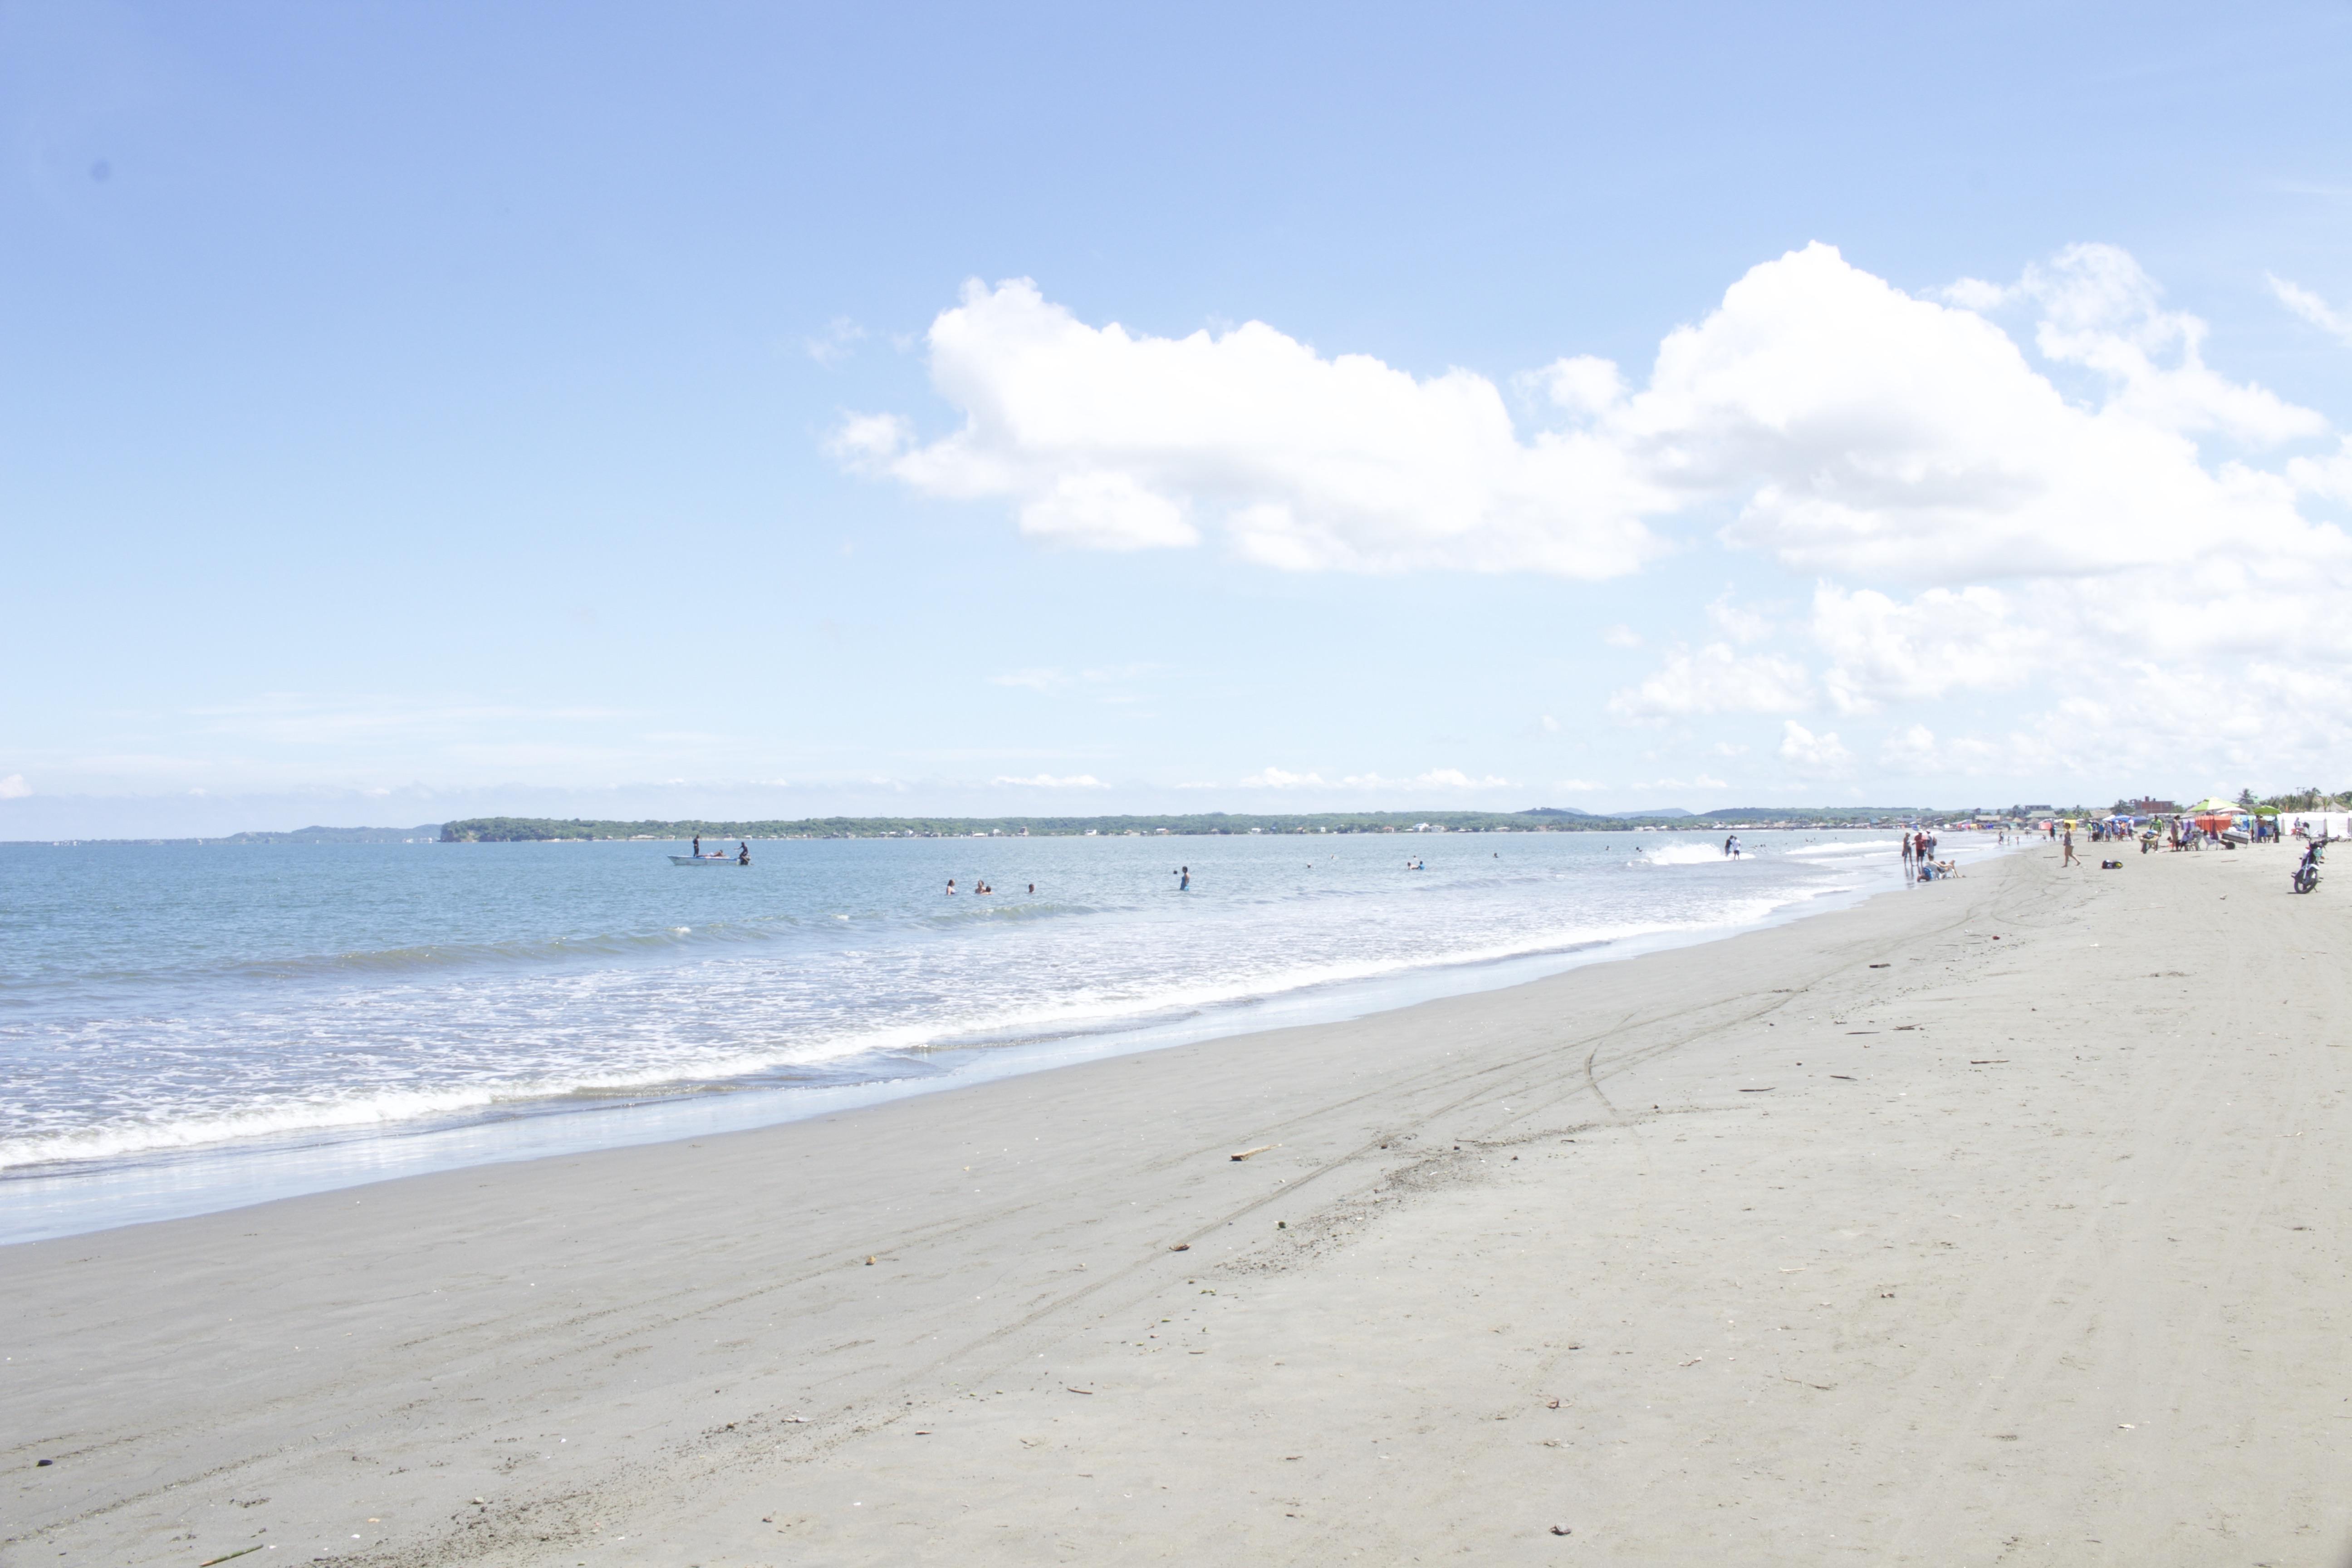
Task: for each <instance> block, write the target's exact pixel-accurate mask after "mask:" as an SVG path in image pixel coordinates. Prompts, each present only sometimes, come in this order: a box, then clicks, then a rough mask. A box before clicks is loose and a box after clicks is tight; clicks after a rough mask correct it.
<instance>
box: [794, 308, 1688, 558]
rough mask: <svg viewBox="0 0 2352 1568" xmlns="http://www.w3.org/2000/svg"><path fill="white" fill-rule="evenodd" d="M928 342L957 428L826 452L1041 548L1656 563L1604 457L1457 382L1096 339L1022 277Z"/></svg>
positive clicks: (847, 434) (1194, 345) (1621, 477)
mask: <svg viewBox="0 0 2352 1568" xmlns="http://www.w3.org/2000/svg"><path fill="white" fill-rule="evenodd" d="M929 344H930V352H931V358H930V365H931V378H932V382H933V384H935V385H936V386H937V387H938V389H939V391H940V394H941V395H943V396H944V397H946V398H947V400H948V401H949V402H950V403H952V404H953V405H956V406H957V407H958V408H959V409H961V411H962V413H963V416H964V423H963V426H962V428H961V429H960V430H957V431H956V432H955V433H953V434H952V435H950V436H947V437H943V438H942V439H940V440H938V441H935V442H932V443H930V444H929V445H917V444H915V443H914V442H913V439H912V437H911V435H910V432H909V428H908V426H907V424H906V422H905V421H904V420H903V419H900V418H898V417H897V416H890V415H862V416H851V417H850V418H849V419H847V420H846V421H845V423H844V424H843V425H842V426H840V428H839V429H838V430H836V431H835V436H834V439H833V449H834V451H835V454H836V455H837V456H839V457H840V458H843V459H844V460H845V461H848V462H850V463H852V464H853V465H854V466H856V467H859V468H865V469H866V470H868V471H876V470H878V471H882V472H887V473H889V474H892V475H895V476H896V477H897V478H898V479H902V480H904V481H905V482H907V483H908V484H910V485H912V486H914V487H915V488H916V489H920V490H924V491H927V492H929V493H930V494H933V495H940V496H949V497H959V498H966V499H1003V500H1009V501H1011V502H1012V503H1013V507H1014V509H1015V511H1016V513H1017V515H1018V516H1019V518H1020V522H1021V529H1022V531H1023V532H1024V533H1027V534H1030V535H1032V536H1034V537H1037V538H1041V539H1048V540H1054V541H1057V542H1063V543H1067V544H1076V545H1085V546H1091V547H1094V548H1099V549H1125V550H1141V549H1151V548H1159V547H1167V546H1178V545H1186V544H1192V543H1194V542H1197V541H1198V540H1199V539H1200V537H1201V530H1202V526H1203V524H1205V523H1214V524H1215V525H1217V526H1219V527H1221V528H1222V529H1223V531H1224V533H1225V536H1226V537H1227V538H1228V540H1229V541H1230V542H1231V543H1232V545H1233V547H1234V550H1235V551H1236V552H1238V553H1240V554H1241V555H1243V556H1244V557H1245V558H1247V559H1250V560H1254V561H1257V562H1260V563H1265V564H1268V565H1274V566H1280V567H1287V568H1292V569H1296V570H1317V569H1325V568H1339V569H1345V570H1351V571H1369V572H1393V571H1404V570H1410V569H1413V568H1419V567H1432V566H1451V567H1465V568H1469V569H1473V570H1479V571H1522V570H1529V571H1541V572H1550V573H1556V574H1560V575H1563V576H1570V577H1608V576H1613V575H1617V574H1622V573H1625V572H1629V571H1631V570H1633V568H1634V567H1635V566H1637V565H1639V564H1640V563H1641V562H1642V561H1643V559H1644V558H1645V557H1647V556H1648V555H1650V554H1652V553H1654V551H1655V550H1656V549H1657V548H1658V546H1657V544H1656V542H1654V540H1653V539H1652V538H1651V536H1650V533H1649V531H1648V530H1647V529H1645V528H1644V527H1643V524H1642V523H1641V522H1640V521H1639V520H1638V516H1637V514H1638V513H1639V512H1640V511H1641V510H1643V509H1644V508H1645V507H1649V506H1654V504H1655V502H1656V499H1657V498H1655V497H1654V496H1652V495H1651V494H1650V492H1649V490H1648V489H1647V487H1645V486H1644V485H1643V484H1642V483H1641V482H1640V481H1639V480H1637V479H1634V478H1633V476H1632V475H1631V474H1630V472H1629V471H1628V470H1627V468H1626V466H1625V463H1624V458H1623V455H1622V452H1621V451H1619V450H1618V448H1617V447H1614V446H1613V445H1612V444H1611V443H1609V442H1607V441H1605V440H1601V439H1599V438H1596V437H1593V436H1591V435H1590V434H1588V433H1583V432H1579V431H1575V430H1562V431H1557V432H1545V433H1540V434H1538V436H1536V437H1534V438H1532V439H1522V438H1521V437H1520V436H1519V434H1518V433H1517V431H1516V430H1515V429H1514V428H1513V426H1512V423H1511V416H1510V414H1509V411H1508V410H1507V407H1506V406H1505V404H1504V400H1503V396H1502V394H1501V393H1500V391H1498V390H1497V388H1496V385H1495V384H1494V383H1493V382H1491V381H1489V380H1488V379H1486V377H1485V376H1482V375H1478V374H1474V373H1472V372H1470V371H1465V370H1454V371H1449V372H1447V373H1446V374H1443V375H1438V376H1432V377H1429V378H1426V379H1421V378H1416V377H1414V376H1412V375H1411V374H1407V373H1405V372H1403V371H1401V370H1397V369H1395V368H1393V367H1392V366H1390V365H1388V364H1385V363H1381V361H1379V360H1377V359H1374V358H1371V357H1370V356H1368V355H1364V354H1339V355H1335V356H1330V357H1326V356H1324V355H1322V354H1320V353H1317V352H1316V351H1315V350H1314V349H1313V348H1310V347H1309V346H1307V344H1305V343H1302V342H1298V341H1297V339H1295V338H1291V337H1288V336H1286V335H1285V334H1284V333H1282V332H1279V331H1276V330H1275V329H1274V328H1272V327H1270V326H1267V325H1265V323H1263V322H1259V321H1252V322H1249V323H1247V324H1245V325H1244V326H1241V327H1237V328H1234V330H1233V331H1227V332H1224V333H1223V334H1218V335H1213V334H1211V333H1209V332H1206V331H1200V332H1194V333H1193V334H1192V335H1191V336H1190V337H1185V338H1159V337H1152V336H1150V335H1148V334H1143V333H1132V332H1129V331H1127V330H1126V329H1124V328H1122V327H1120V326H1118V325H1117V324H1116V323H1114V324H1112V325H1109V326H1105V327H1090V326H1088V325H1087V324H1086V323H1085V322H1082V321H1079V320H1077V318H1076V317H1075V316H1073V315H1072V314H1071V313H1070V312H1069V311H1068V310H1066V309H1064V308H1063V307H1061V306H1059V305H1056V304H1054V303H1052V302H1050V301H1049V300H1046V299H1045V296H1044V295H1043V294H1042V293H1041V292H1040V291H1039V290H1038V289H1037V286H1036V285H1035V284H1034V283H1032V282H1030V281H1029V280H1027V279H1015V280H1013V281H1011V282H1005V283H1000V284H998V285H997V286H996V287H995V288H993V289H991V288H987V287H985V286H983V285H982V284H979V283H977V282H974V283H972V284H970V285H968V286H967V287H966V288H965V289H964V294H963V299H962V302H961V303H960V304H958V305H957V306H955V307H954V308H952V309H950V310H945V311H943V312H941V313H940V317H939V319H938V320H937V321H933V322H932V323H931V330H930V336H929ZM1612 374H1613V371H1612ZM1604 393H1607V394H1609V395H1613V386H1612V387H1610V388H1595V389H1593V395H1596V396H1597V395H1603V394H1604ZM1596 502H1597V503H1598V504H1596Z"/></svg>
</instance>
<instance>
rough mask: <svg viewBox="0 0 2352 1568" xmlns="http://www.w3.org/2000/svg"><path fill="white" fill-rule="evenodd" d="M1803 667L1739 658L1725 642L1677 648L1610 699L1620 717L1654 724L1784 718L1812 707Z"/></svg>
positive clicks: (1771, 657)
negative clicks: (1713, 717)
mask: <svg viewBox="0 0 2352 1568" xmlns="http://www.w3.org/2000/svg"><path fill="white" fill-rule="evenodd" d="M1809 687H1810V682H1809V681H1808V680H1807V678H1806V675H1805V668H1804V666H1802V665H1801V664H1799V663H1798V662H1797V661H1796V660H1794V659H1792V658H1788V657H1787V656H1785V655H1782V654H1777V653H1759V654H1742V653H1736V652H1734V651H1733V650H1732V647H1731V645H1730V644H1729V643H1708V644H1706V646H1705V647H1699V648H1697V649H1691V648H1676V649H1675V651H1674V652H1672V653H1670V654H1668V655H1667V656H1666V661H1665V664H1664V666H1663V667H1662V668H1660V669H1659V670H1658V671H1657V673H1656V674H1654V675H1653V676H1651V677H1650V678H1649V679H1647V680H1644V681H1643V682H1642V683H1641V684H1640V685H1638V686H1634V687H1630V688H1628V689H1625V690H1623V691H1620V692H1618V693H1617V694H1616V695H1615V696H1613V697H1612V698H1611V699H1610V700H1609V710H1610V711H1611V712H1612V713H1615V714H1618V715H1620V716H1622V717H1623V718H1627V719H1633V720H1641V721H1655V720H1664V719H1679V718H1685V717H1686V716H1688V715H1690V714H1694V713H1786V712H1790V711H1792V710H1798V709H1802V708H1806V707H1809V706H1811V702H1812V695H1811V690H1810V689H1809Z"/></svg>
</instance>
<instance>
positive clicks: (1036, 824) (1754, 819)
mask: <svg viewBox="0 0 2352 1568" xmlns="http://www.w3.org/2000/svg"><path fill="white" fill-rule="evenodd" d="M1953 815H1955V814H1953V813H1949V812H1941V813H1939V812H1932V811H1925V810H1922V809H1921V808H1918V807H1916V806H1884V807H1881V806H1853V807H1818V808H1815V807H1790V806H1739V807H1735V808H1732V809H1729V810H1725V811H1717V812H1708V813H1706V814H1704V815H1697V816H1694V815H1690V814H1686V813H1675V814H1671V815H1669V814H1664V813H1661V814H1658V815H1654V816H1593V815H1591V814H1588V813H1585V812H1580V811H1565V810H1560V809H1559V808H1544V809H1538V810H1535V811H1517V812H1490V811H1423V812H1414V811H1355V812H1304V813H1294V814H1287V815H1267V816H1255V815H1249V814H1243V813H1234V812H1223V811H1210V812H1193V813H1188V814H1183V815H1178V816H816V817H802V818H798V819H796V820H791V821H785V820H767V821H760V822H742V821H733V822H729V821H710V820H687V821H678V822H654V821H643V822H609V821H593V820H590V819H587V818H584V817H566V818H555V817H543V816H477V817H469V818H467V819H466V820H464V821H461V822H450V823H445V824H443V825H442V827H441V839H442V842H444V843H447V844H500V843H551V842H560V841H563V840H567V839H630V838H641V839H655V840H662V841H667V840H673V839H686V838H693V837H702V838H710V839H719V838H739V839H740V838H907V837H914V838H966V837H971V836H972V835H974V834H982V835H987V836H990V837H995V836H1000V835H1001V836H1005V837H1020V836H1022V835H1023V834H1026V835H1028V836H1030V837H1070V836H1074V835H1083V834H1087V833H1094V834H1097V835H1102V836H1107V837H1118V836H1122V835H1128V834H1150V835H1153V836H1158V835H1160V834H1166V835H1169V836H1171V837H1180V836H1181V837H1198V836H1213V835H1219V834H1224V835H1232V834H1253V833H1256V834H1264V833H1409V832H1411V831H1412V830H1413V829H1415V828H1417V827H1422V826H1428V827H1430V828H1433V829H1443V830H1444V831H1445V832H1448V833H1535V832H1595V831H1616V832H1622V831H1624V830H1625V829H1627V828H1629V827H1687V828H1711V827H1749V828H1753V827H1759V826H1792V827H1817V828H1818V827H1873V826H1894V825H1895V824H1896V823H1900V822H1906V821H1910V820H1913V819H1915V818H1935V817H1947V816H1953Z"/></svg>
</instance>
